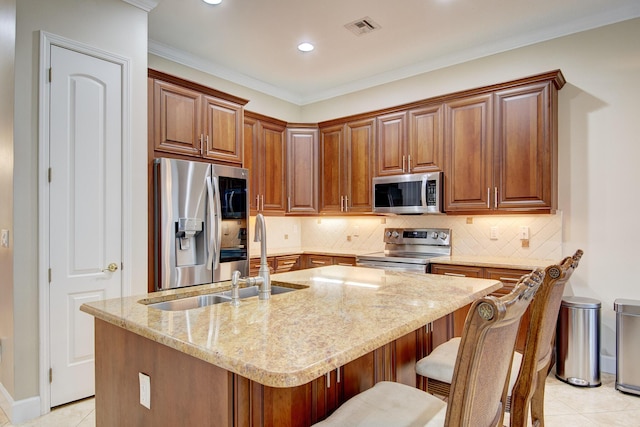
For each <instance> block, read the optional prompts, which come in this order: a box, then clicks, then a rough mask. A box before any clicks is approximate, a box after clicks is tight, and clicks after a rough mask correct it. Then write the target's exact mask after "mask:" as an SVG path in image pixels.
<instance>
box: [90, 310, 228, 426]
mask: <svg viewBox="0 0 640 427" xmlns="http://www.w3.org/2000/svg"><path fill="white" fill-rule="evenodd" d="M95 333H96V334H95V337H96V339H95V346H96V348H95V350H96V369H95V372H96V399H95V401H96V402H95V404H96V426H98V427H110V426H203V427H204V426H213V425H215V426H231V425H232V422H233V411H232V409H233V375H232V374H231V373H229V372H228V371H226V370H224V369H221V368H218V367H217V366H214V365H212V364H210V363H207V362H204V361H202V360H200V359H196V358H194V357H192V356H189V355H187V354H184V353H182V352H179V351H177V350H174V349H172V348H169V347H166V346H164V345H161V344H158V343H156V342H154V341H151V340H149V339H147V338H144V337H141V336H139V335H137V334H134V333H132V332H129V331H126V330H124V329H122V328H119V327H117V326H114V325H111V324H109V323H107V322H104V321H101V320H98V319H96V321H95ZM139 373H143V374H145V375H148V376H149V377H150V380H151V405H150V406H151V408H150V409H147V408H146V407H144V406H142V405H141V404H140V386H139V376H138V374H139Z"/></svg>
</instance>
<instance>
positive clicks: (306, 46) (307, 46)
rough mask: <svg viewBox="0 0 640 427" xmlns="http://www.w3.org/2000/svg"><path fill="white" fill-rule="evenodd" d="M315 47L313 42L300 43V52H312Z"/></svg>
mask: <svg viewBox="0 0 640 427" xmlns="http://www.w3.org/2000/svg"><path fill="white" fill-rule="evenodd" d="M313 49H314V46H313V45H312V44H311V43H307V42H304V43H300V44H299V45H298V50H299V51H300V52H311V51H312V50H313Z"/></svg>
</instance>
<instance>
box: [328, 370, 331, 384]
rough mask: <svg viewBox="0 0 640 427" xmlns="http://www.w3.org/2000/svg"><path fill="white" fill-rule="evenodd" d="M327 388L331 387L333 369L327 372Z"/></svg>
mask: <svg viewBox="0 0 640 427" xmlns="http://www.w3.org/2000/svg"><path fill="white" fill-rule="evenodd" d="M327 388H331V371H329V372H327Z"/></svg>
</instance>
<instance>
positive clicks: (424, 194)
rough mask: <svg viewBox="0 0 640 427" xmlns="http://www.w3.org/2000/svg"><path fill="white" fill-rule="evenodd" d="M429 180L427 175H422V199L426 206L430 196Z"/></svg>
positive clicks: (423, 204) (424, 206) (423, 205)
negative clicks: (428, 192) (428, 191)
mask: <svg viewBox="0 0 640 427" xmlns="http://www.w3.org/2000/svg"><path fill="white" fill-rule="evenodd" d="M428 181H429V179H428V178H427V177H426V176H423V177H422V193H421V194H422V197H421V198H420V199H422V207H423V208H426V207H427V199H428V197H429V195H428V194H427V182H428Z"/></svg>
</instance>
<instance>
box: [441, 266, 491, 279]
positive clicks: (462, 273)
mask: <svg viewBox="0 0 640 427" xmlns="http://www.w3.org/2000/svg"><path fill="white" fill-rule="evenodd" d="M431 273H432V274H444V275H445V276H456V277H478V278H482V277H483V269H482V267H472V266H466V265H445V264H432V265H431Z"/></svg>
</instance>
